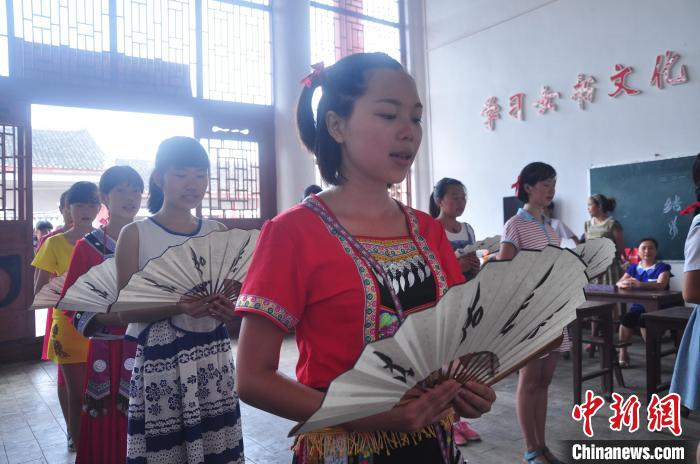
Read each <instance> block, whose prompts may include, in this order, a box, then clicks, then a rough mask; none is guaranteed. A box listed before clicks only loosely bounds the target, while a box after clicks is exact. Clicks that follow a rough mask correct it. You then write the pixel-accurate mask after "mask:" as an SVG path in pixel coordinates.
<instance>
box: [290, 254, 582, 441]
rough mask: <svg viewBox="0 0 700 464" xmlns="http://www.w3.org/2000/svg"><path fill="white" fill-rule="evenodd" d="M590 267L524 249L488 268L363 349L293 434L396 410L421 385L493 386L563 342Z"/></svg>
mask: <svg viewBox="0 0 700 464" xmlns="http://www.w3.org/2000/svg"><path fill="white" fill-rule="evenodd" d="M585 269H586V266H585V264H584V262H583V261H582V260H581V259H580V258H579V257H578V256H577V255H576V254H574V253H573V252H572V251H571V250H566V249H561V248H558V247H554V246H549V247H547V248H545V249H544V250H542V251H529V250H523V251H521V252H520V253H518V254H517V255H516V256H515V258H514V259H512V260H510V261H494V262H489V263H487V264H486V265H485V266H484V268H483V269H482V270H481V272H480V273H479V274H478V275H477V277H476V278H475V279H474V280H471V281H470V282H468V283H465V284H462V285H458V286H455V287H452V288H450V289H449V290H448V291H447V292H446V293H445V295H444V296H443V297H442V299H441V300H440V301H439V302H438V304H437V305H436V306H435V307H434V308H433V309H430V310H426V311H421V312H418V313H414V314H411V315H409V316H408V317H407V318H406V320H405V321H404V322H403V324H402V325H401V327H400V328H399V329H398V330H397V332H396V333H395V334H394V335H393V336H392V337H388V338H385V339H382V340H379V341H376V342H373V343H370V344H368V345H366V346H365V348H364V349H363V351H362V353H361V355H360V357H359V359H358V360H357V362H356V363H355V366H354V367H353V368H352V369H351V370H349V371H347V372H345V373H344V374H342V375H340V376H339V377H337V378H336V379H335V380H334V381H333V382H332V383H331V384H330V387H329V389H328V392H327V393H326V396H325V398H324V400H323V403H322V404H321V407H320V408H319V409H318V410H317V411H316V412H315V413H314V414H313V415H312V416H311V417H310V418H309V419H308V420H307V421H305V422H303V423H300V424H298V425H297V426H296V427H294V428H293V429H292V431H291V432H290V435H293V434H299V433H304V432H309V431H313V430H317V429H320V428H323V427H329V426H333V425H337V424H342V423H344V422H348V421H351V420H355V419H359V418H362V417H367V416H370V415H374V414H378V413H380V412H383V411H387V410H389V409H391V408H392V407H393V406H394V405H396V404H397V403H398V402H399V401H400V400H401V399H402V398H403V397H404V395H406V393H407V392H408V391H409V390H410V389H411V388H413V387H414V386H416V385H418V386H419V387H421V388H429V387H431V386H432V385H434V384H436V383H439V382H441V381H443V380H444V379H446V378H448V377H452V378H456V379H457V380H458V381H459V382H462V383H464V382H467V381H469V380H475V381H478V382H481V383H484V384H487V385H492V384H494V383H495V382H497V381H499V380H500V379H502V378H504V377H505V376H507V375H509V374H510V373H511V372H513V371H514V370H516V369H518V368H519V367H521V366H522V365H524V364H525V363H526V362H527V361H529V360H530V359H532V358H533V357H534V356H537V355H538V354H540V353H541V352H542V351H543V349H544V348H546V347H547V346H548V345H550V346H551V344H552V343H553V342H556V340H557V339H558V338H560V337H561V335H562V331H563V329H564V328H565V327H566V326H567V325H568V324H569V323H570V322H571V321H573V320H574V319H575V318H576V308H577V307H578V306H580V305H581V303H583V302H584V301H585V296H584V293H583V287H584V286H585V285H586V283H587V282H588V278H587V277H586V273H585Z"/></svg>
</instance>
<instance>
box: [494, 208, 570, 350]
mask: <svg viewBox="0 0 700 464" xmlns="http://www.w3.org/2000/svg"><path fill="white" fill-rule="evenodd" d="M501 237H502V238H501V243H510V244H511V245H513V246H514V247H515V248H517V249H518V250H543V249H544V248H546V247H547V245H555V246H559V244H560V243H561V239H560V238H559V235H557V232H556V231H555V230H554V229H553V228H552V226H551V225H550V224H549V221H543V220H539V219H536V218H535V217H534V216H533V215H532V214H530V213H528V212H527V211H525V210H524V209H522V208H520V209H518V212H517V213H516V214H515V216H513V217H512V218H510V219H508V222H506V225H505V226H504V229H503V235H502V236H501ZM570 348H571V340H570V339H569V335H568V334H567V332H566V330H564V340H562V342H561V345H560V346H559V348H557V349H555V350H554V351H558V352H564V351H569V349H570ZM542 357H543V358H544V357H547V355H544V356H542Z"/></svg>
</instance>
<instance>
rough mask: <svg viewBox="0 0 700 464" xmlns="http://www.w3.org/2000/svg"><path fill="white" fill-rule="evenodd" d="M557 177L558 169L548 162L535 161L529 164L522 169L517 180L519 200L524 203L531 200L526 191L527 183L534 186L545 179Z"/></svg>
mask: <svg viewBox="0 0 700 464" xmlns="http://www.w3.org/2000/svg"><path fill="white" fill-rule="evenodd" d="M555 177H557V171H556V170H555V169H554V168H553V167H552V166H550V165H549V164H547V163H542V162H540V161H535V162H534V163H530V164H528V165H527V166H525V167H524V168H523V170H522V171H520V176H518V180H517V181H516V183H517V184H518V189H517V192H518V200H520V201H522V202H523V203H527V202H528V201H529V200H530V198H529V195H528V194H527V192H526V191H525V184H527V185H530V186H532V185H535V184H537V183H538V182H542V181H543V180H547V179H554V178H555Z"/></svg>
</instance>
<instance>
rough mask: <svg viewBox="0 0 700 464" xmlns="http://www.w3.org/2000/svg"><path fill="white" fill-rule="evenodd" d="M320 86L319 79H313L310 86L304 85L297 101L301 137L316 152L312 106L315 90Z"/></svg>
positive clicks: (308, 148) (298, 125)
mask: <svg viewBox="0 0 700 464" xmlns="http://www.w3.org/2000/svg"><path fill="white" fill-rule="evenodd" d="M318 86H319V79H314V80H312V81H311V83H310V85H309V86H308V87H304V89H303V90H302V91H301V95H299V102H298V103H297V128H298V130H299V138H301V142H302V143H303V144H304V146H305V147H306V149H307V150H309V151H310V152H312V153H314V152H315V151H316V121H314V113H313V108H312V100H313V98H314V91H315V90H316V88H317V87H318Z"/></svg>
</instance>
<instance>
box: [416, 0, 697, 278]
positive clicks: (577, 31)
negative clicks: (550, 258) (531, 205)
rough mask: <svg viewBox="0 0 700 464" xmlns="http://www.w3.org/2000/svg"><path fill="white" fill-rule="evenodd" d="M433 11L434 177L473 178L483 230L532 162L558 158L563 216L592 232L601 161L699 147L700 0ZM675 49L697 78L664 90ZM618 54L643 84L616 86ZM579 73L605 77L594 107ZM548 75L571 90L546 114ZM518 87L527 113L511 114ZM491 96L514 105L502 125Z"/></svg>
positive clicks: (525, 2) (554, 84) (452, 2)
mask: <svg viewBox="0 0 700 464" xmlns="http://www.w3.org/2000/svg"><path fill="white" fill-rule="evenodd" d="M425 17H426V19H425V21H426V25H425V28H426V37H427V50H428V82H429V102H430V108H431V111H430V125H431V131H430V141H431V142H430V153H431V158H432V168H433V181H435V180H436V179H439V178H441V177H444V176H449V177H456V178H458V179H461V180H462V181H464V183H465V184H466V185H467V187H468V190H469V204H468V206H467V211H466V213H465V216H464V218H463V219H464V220H466V221H468V222H470V223H471V224H472V225H473V226H474V228H475V229H476V232H477V235H479V236H485V235H489V234H493V233H500V232H501V229H502V225H503V213H502V197H504V196H508V195H512V194H513V191H512V190H511V189H510V185H511V184H512V183H513V182H514V180H515V178H516V176H517V175H518V173H519V171H520V169H521V168H522V167H523V166H524V165H525V164H527V163H529V162H531V161H544V162H547V163H550V164H552V165H553V166H554V167H555V168H556V169H557V171H558V183H557V199H556V203H557V205H558V206H557V208H558V210H559V215H560V216H561V217H562V218H563V220H564V221H565V222H566V223H567V224H568V225H569V226H570V227H571V228H572V229H573V230H574V231H575V232H577V233H581V232H583V223H584V221H585V220H586V219H587V213H586V207H585V205H586V197H587V195H588V194H589V180H588V169H589V168H590V167H591V166H595V165H604V164H620V163H628V162H634V161H642V160H652V159H654V155H655V154H656V153H658V154H661V155H662V156H664V157H676V156H687V155H692V154H695V153H697V152H698V151H700V131H698V130H697V127H698V117H697V106H698V103H700V74H699V73H700V30H699V29H698V27H697V24H698V21H699V20H700V2H698V1H697V0H663V1H661V0H615V1H609V0H472V1H469V2H465V1H463V0H429V1H426V2H425ZM666 50H674V51H676V52H678V53H680V54H681V60H680V62H679V63H678V64H677V65H676V67H675V71H676V72H677V71H678V68H679V64H685V65H686V67H687V70H688V75H689V78H690V81H689V82H688V83H686V84H684V85H678V86H666V87H665V88H664V89H663V90H659V89H656V88H652V87H651V86H650V83H649V81H650V78H651V72H652V69H653V65H654V61H655V57H656V55H657V54H662V53H664V52H665V51H666ZM616 63H622V64H625V65H629V66H632V67H633V68H634V73H633V74H631V75H630V77H629V79H628V83H629V84H630V85H632V86H634V87H636V88H639V89H641V90H642V92H643V93H642V94H641V95H638V96H633V97H630V96H627V95H623V96H620V97H618V98H610V97H608V95H607V94H608V93H609V92H611V91H612V89H613V86H612V84H611V82H610V81H609V76H610V75H612V74H613V72H614V65H615V64H616ZM578 73H585V74H588V75H593V76H594V77H595V78H596V80H597V84H596V96H595V100H594V102H593V103H592V104H591V105H590V106H589V107H588V109H586V110H585V111H582V110H580V109H579V108H578V107H577V105H576V104H575V102H574V101H572V100H571V94H572V87H573V85H574V83H575V81H576V76H577V74H578ZM542 85H549V86H550V87H551V88H552V89H553V90H555V91H559V92H562V98H561V99H560V100H558V102H557V104H558V107H559V108H558V111H556V112H553V113H552V112H550V113H548V114H546V115H544V116H542V115H540V114H537V113H536V111H535V109H534V108H533V106H532V105H533V103H534V102H535V100H536V99H537V97H538V96H539V92H540V88H541V86H542ZM516 92H523V93H525V94H526V97H525V107H526V110H525V121H517V120H515V119H513V118H511V117H510V116H508V113H507V112H508V97H509V96H510V95H512V94H514V93H516ZM490 96H497V97H498V100H499V104H500V105H501V107H502V108H503V111H502V113H501V119H500V120H498V121H497V122H496V130H495V131H493V132H491V131H488V130H486V129H485V127H484V125H483V123H482V119H481V116H480V114H479V113H480V111H481V109H482V107H483V104H484V101H485V100H486V99H487V98H488V97H490ZM603 193H604V192H603ZM420 194H421V193H419V195H420ZM423 194H424V195H425V194H427V192H424V193H423ZM674 273H675V274H676V275H680V274H681V273H682V271H681V269H680V268H678V267H677V266H676V267H675V268H674ZM676 285H677V284H676ZM674 286H675V285H674Z"/></svg>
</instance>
